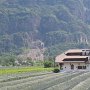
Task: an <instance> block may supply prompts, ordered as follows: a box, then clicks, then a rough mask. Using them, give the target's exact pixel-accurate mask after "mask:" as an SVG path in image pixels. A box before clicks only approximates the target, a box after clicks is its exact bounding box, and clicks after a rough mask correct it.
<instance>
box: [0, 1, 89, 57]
mask: <svg viewBox="0 0 90 90" xmlns="http://www.w3.org/2000/svg"><path fill="white" fill-rule="evenodd" d="M89 4H90V0H0V53H1V54H2V53H6V52H11V53H15V54H20V53H21V52H22V51H23V48H37V47H39V48H40V44H41V43H44V45H45V47H46V48H48V50H47V51H46V55H47V54H48V52H49V55H50V56H53V55H57V54H59V53H60V52H62V51H64V50H66V49H69V48H89V47H90V45H89V44H90V15H89V14H90V5H89ZM37 41H40V42H37Z"/></svg>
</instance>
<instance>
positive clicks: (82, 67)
mask: <svg viewBox="0 0 90 90" xmlns="http://www.w3.org/2000/svg"><path fill="white" fill-rule="evenodd" d="M78 69H86V66H78Z"/></svg>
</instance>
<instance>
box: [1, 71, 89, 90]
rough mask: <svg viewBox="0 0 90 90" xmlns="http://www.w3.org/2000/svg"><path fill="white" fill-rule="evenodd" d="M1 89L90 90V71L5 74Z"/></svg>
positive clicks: (2, 76) (2, 78)
mask: <svg viewBox="0 0 90 90" xmlns="http://www.w3.org/2000/svg"><path fill="white" fill-rule="evenodd" d="M0 90H90V72H85V71H83V72H68V73H52V72H47V71H45V72H24V73H15V74H8V75H6V74H3V75H0Z"/></svg>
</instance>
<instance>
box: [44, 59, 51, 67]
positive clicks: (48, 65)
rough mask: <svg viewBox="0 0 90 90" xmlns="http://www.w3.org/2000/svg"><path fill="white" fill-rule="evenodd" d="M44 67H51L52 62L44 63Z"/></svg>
mask: <svg viewBox="0 0 90 90" xmlns="http://www.w3.org/2000/svg"><path fill="white" fill-rule="evenodd" d="M44 67H45V68H49V67H52V62H51V61H45V62H44Z"/></svg>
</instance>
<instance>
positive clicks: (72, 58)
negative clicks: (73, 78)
mask: <svg viewBox="0 0 90 90" xmlns="http://www.w3.org/2000/svg"><path fill="white" fill-rule="evenodd" d="M55 62H56V63H57V64H58V65H59V66H60V68H61V69H62V70H64V71H71V70H90V49H70V50H68V51H66V52H65V53H63V54H61V55H58V56H57V57H56V59H55Z"/></svg>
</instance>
